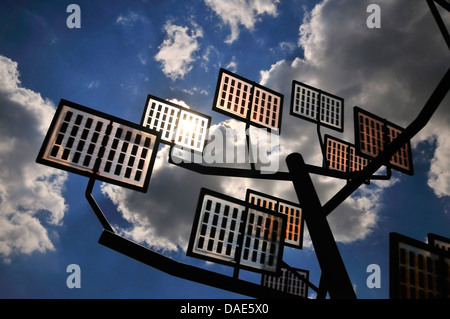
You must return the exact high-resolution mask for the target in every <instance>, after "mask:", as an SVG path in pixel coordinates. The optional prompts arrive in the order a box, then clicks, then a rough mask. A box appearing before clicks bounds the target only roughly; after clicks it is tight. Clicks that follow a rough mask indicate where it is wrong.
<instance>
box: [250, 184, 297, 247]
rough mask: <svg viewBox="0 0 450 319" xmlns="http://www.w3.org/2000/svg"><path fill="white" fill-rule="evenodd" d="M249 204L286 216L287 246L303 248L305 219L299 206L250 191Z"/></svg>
mask: <svg viewBox="0 0 450 319" xmlns="http://www.w3.org/2000/svg"><path fill="white" fill-rule="evenodd" d="M246 198H247V202H249V203H250V204H252V205H256V206H259V207H263V208H266V209H269V210H272V211H275V212H278V213H281V214H284V215H286V232H285V233H286V238H285V245H286V246H290V247H293V248H302V246H303V224H304V221H303V217H302V210H301V208H300V206H299V205H298V204H295V203H291V202H288V201H285V200H282V199H279V198H276V197H273V196H270V195H267V194H263V193H261V192H258V191H255V190H251V189H248V190H247V196H246Z"/></svg>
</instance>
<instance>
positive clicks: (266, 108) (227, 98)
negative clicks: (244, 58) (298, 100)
mask: <svg viewBox="0 0 450 319" xmlns="http://www.w3.org/2000/svg"><path fill="white" fill-rule="evenodd" d="M282 108H283V95H282V94H280V93H278V92H275V91H273V90H271V89H269V88H266V87H264V86H261V85H259V84H256V83H255V82H252V81H250V80H248V79H245V78H243V77H241V76H239V75H236V74H234V73H232V72H230V71H227V70H225V69H221V70H220V73H219V77H218V81H217V88H216V93H215V98H214V103H213V110H214V111H217V112H220V113H223V114H226V115H229V116H232V117H234V118H236V119H237V120H240V121H244V122H246V123H248V124H252V125H255V126H258V127H264V128H268V129H270V130H277V131H279V130H280V129H281V116H282Z"/></svg>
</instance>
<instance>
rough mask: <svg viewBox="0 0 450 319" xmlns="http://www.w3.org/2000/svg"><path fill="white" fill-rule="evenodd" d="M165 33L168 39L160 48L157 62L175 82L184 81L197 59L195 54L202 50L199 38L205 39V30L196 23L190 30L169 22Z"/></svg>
mask: <svg viewBox="0 0 450 319" xmlns="http://www.w3.org/2000/svg"><path fill="white" fill-rule="evenodd" d="M164 32H166V35H167V37H166V39H165V40H164V41H163V43H162V44H161V45H160V46H159V51H158V53H157V54H156V55H155V60H156V61H157V62H160V63H161V64H162V71H163V73H164V74H165V75H166V76H167V77H169V78H170V79H172V80H173V81H175V80H177V79H183V78H184V76H185V75H186V74H187V73H189V72H190V71H191V70H192V68H193V66H192V63H193V62H194V61H195V60H196V59H197V58H196V57H195V55H194V54H195V52H196V51H197V50H199V48H200V44H199V43H198V38H202V37H203V30H202V28H201V27H200V26H198V25H196V24H195V23H193V26H192V28H189V27H182V26H178V25H175V24H172V22H170V21H167V23H166V24H165V25H164Z"/></svg>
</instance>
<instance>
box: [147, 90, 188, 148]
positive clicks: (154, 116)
mask: <svg viewBox="0 0 450 319" xmlns="http://www.w3.org/2000/svg"><path fill="white" fill-rule="evenodd" d="M179 113H180V107H179V106H174V105H173V104H169V103H167V102H163V101H161V100H159V99H156V98H153V97H150V96H149V99H148V101H147V107H146V109H145V111H144V115H143V118H142V120H143V122H142V126H145V127H148V128H151V129H154V130H157V131H160V132H161V140H162V141H165V142H169V143H170V142H172V141H173V139H174V136H175V129H176V125H177V121H178V114H179Z"/></svg>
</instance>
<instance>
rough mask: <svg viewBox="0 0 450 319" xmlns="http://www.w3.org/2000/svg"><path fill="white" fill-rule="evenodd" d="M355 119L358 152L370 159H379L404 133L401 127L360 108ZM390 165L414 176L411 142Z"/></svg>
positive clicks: (399, 151) (393, 158) (355, 109)
mask: <svg viewBox="0 0 450 319" xmlns="http://www.w3.org/2000/svg"><path fill="white" fill-rule="evenodd" d="M354 119H355V125H354V127H355V144H356V150H357V152H359V153H360V154H361V155H363V156H366V157H370V158H374V157H377V156H378V155H379V154H380V153H381V152H382V151H383V150H384V149H385V144H387V143H390V142H392V141H393V140H394V139H395V138H396V137H397V136H398V135H399V134H401V132H402V131H403V129H402V128H400V127H399V126H397V125H395V124H393V123H390V122H388V121H387V120H384V119H381V118H380V117H378V116H376V115H374V114H371V113H369V112H367V111H365V110H362V109H360V108H359V107H355V108H354ZM389 163H390V164H391V167H392V168H393V169H395V170H398V171H400V172H403V173H405V174H408V175H413V174H414V169H413V163H412V155H411V145H410V142H408V143H406V144H405V145H404V146H403V147H401V148H400V149H399V150H398V151H397V152H396V153H394V155H393V156H392V157H391V159H390V160H389Z"/></svg>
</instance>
